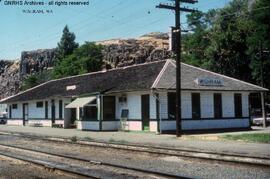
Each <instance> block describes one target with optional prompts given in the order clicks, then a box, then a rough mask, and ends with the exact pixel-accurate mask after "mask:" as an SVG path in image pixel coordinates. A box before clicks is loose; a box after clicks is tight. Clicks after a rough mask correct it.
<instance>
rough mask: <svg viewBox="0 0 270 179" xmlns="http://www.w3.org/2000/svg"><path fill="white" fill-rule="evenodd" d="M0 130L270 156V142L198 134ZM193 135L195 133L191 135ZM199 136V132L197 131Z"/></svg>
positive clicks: (250, 155)
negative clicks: (218, 138) (231, 139)
mask: <svg viewBox="0 0 270 179" xmlns="http://www.w3.org/2000/svg"><path fill="white" fill-rule="evenodd" d="M0 132H14V133H23V134H27V135H34V136H40V137H42V136H47V137H60V138H72V137H74V136H76V137H77V138H81V139H84V138H87V139H93V140H96V141H102V142H120V143H128V144H137V145H151V146H160V147H169V148H181V149H190V150H200V151H210V152H218V153H220V152H221V153H226V154H237V155H244V156H249V157H267V158H269V157H270V150H269V149H270V144H261V143H247V142H239V141H221V140H201V139H200V138H197V137H194V138H193V137H190V136H188V137H187V136H184V137H181V138H176V137H175V136H174V135H164V134H163V135H157V134H155V133H149V132H89V131H80V130H76V129H59V128H50V127H29V126H5V125H0ZM258 132H264V133H270V128H267V129H266V130H261V129H259V128H258V129H256V130H252V131H245V132H235V133H221V134H219V133H216V134H209V135H212V136H217V135H225V134H240V133H258ZM191 136H192V135H191ZM196 136H198V135H196Z"/></svg>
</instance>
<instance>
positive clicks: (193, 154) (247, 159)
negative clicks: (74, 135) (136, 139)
mask: <svg viewBox="0 0 270 179" xmlns="http://www.w3.org/2000/svg"><path fill="white" fill-rule="evenodd" d="M18 134H19V135H18ZM2 135H3V134H2ZM4 135H11V136H16V137H27V138H30V139H37V140H44V141H49V142H55V143H57V142H58V143H67V144H73V145H82V146H92V147H99V148H104V147H106V148H112V149H120V150H126V151H135V152H146V153H151V154H160V155H167V156H179V157H188V158H198V159H203V160H215V161H222V162H230V163H241V164H248V165H260V166H267V167H269V166H270V158H268V157H254V156H244V155H238V154H226V153H222V152H211V151H197V150H189V149H179V148H168V147H157V146H147V145H135V144H120V143H117V142H114V143H113V142H101V141H95V140H92V141H87V140H79V141H77V142H72V141H70V139H68V138H57V137H55V138H54V137H46V138H44V137H43V138H40V137H38V136H31V135H25V134H21V133H15V134H10V133H9V134H7V133H6V134H4ZM160 150H163V151H160ZM170 152H171V153H170ZM177 152H178V153H177ZM179 152H185V154H183V153H179ZM198 154H202V155H201V156H198ZM205 155H215V157H212V158H209V157H206V156H205ZM226 157H229V158H230V157H237V158H239V159H241V160H227V159H226ZM224 158H225V159H224ZM251 160H265V161H269V162H268V163H265V162H261V163H253V162H251Z"/></svg>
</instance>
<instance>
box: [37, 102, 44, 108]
mask: <svg viewBox="0 0 270 179" xmlns="http://www.w3.org/2000/svg"><path fill="white" fill-rule="evenodd" d="M43 106H44V103H43V101H37V102H36V108H43Z"/></svg>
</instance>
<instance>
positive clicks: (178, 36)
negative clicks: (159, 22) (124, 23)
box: [157, 0, 198, 137]
mask: <svg viewBox="0 0 270 179" xmlns="http://www.w3.org/2000/svg"><path fill="white" fill-rule="evenodd" d="M197 2H198V1H197V0H175V2H174V5H168V4H159V5H158V6H157V8H162V9H169V10H173V11H174V12H175V27H174V30H173V33H175V43H173V45H174V48H173V49H175V52H174V53H175V54H176V111H175V119H176V136H177V137H179V136H181V126H182V123H181V26H180V22H181V21H180V12H195V10H194V9H188V8H185V7H183V8H182V7H180V3H189V4H195V3H197Z"/></svg>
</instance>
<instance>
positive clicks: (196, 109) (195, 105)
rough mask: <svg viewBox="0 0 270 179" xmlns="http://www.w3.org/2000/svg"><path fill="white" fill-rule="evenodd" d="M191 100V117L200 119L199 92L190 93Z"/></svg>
mask: <svg viewBox="0 0 270 179" xmlns="http://www.w3.org/2000/svg"><path fill="white" fill-rule="evenodd" d="M191 98H192V99H191V102H192V119H200V118H201V97H200V93H192V94H191Z"/></svg>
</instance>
